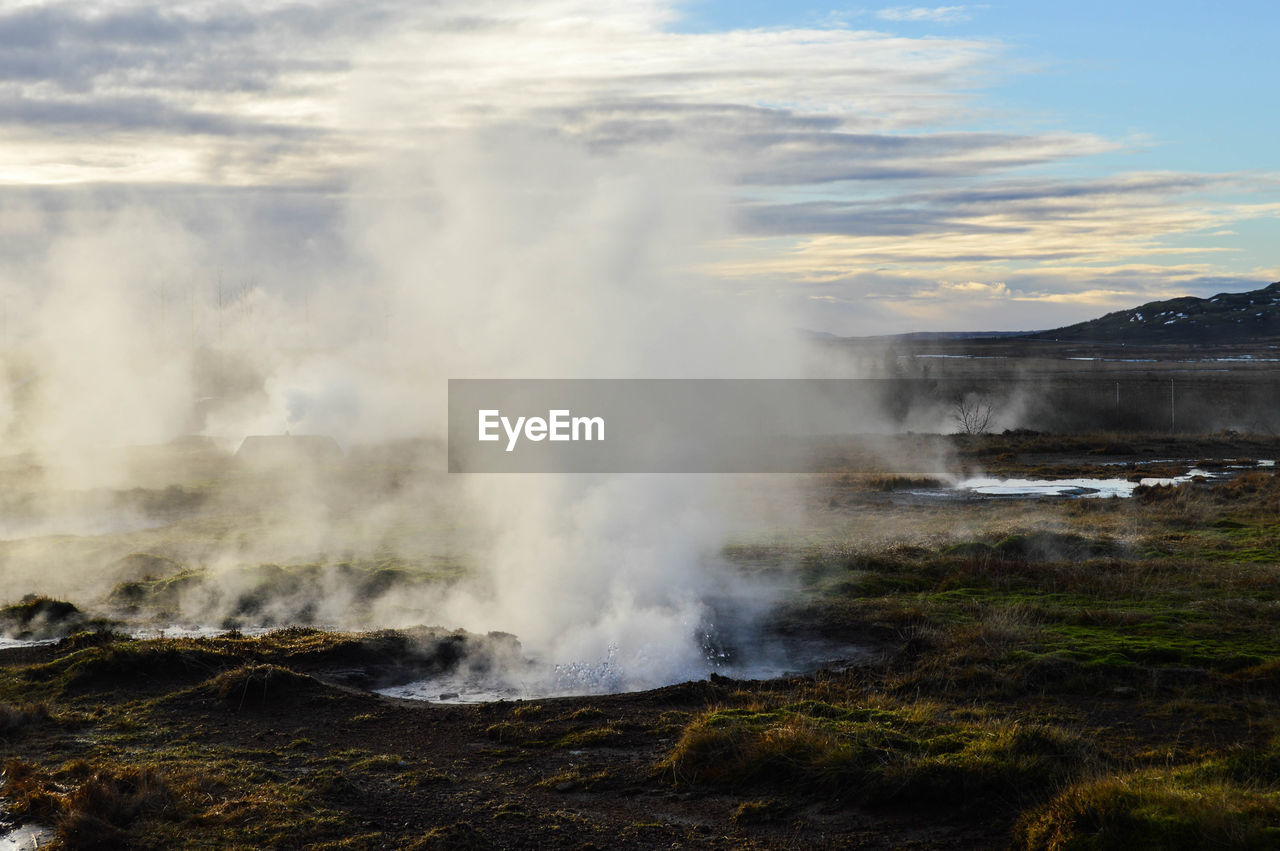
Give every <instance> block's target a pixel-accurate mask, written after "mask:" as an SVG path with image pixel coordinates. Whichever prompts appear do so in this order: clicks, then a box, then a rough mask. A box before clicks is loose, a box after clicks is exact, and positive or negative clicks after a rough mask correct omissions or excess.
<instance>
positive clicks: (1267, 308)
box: [1024, 282, 1280, 345]
mask: <svg viewBox="0 0 1280 851" xmlns="http://www.w3.org/2000/svg"><path fill="white" fill-rule="evenodd" d="M1024 339H1028V340H1056V341H1061V342H1105V343H1125V344H1130V345H1143V344H1152V345H1155V344H1195V343H1226V342H1250V341H1259V340H1263V339H1276V340H1278V341H1280V282H1277V283H1274V284H1271V285H1270V286H1266V287H1263V288H1262V289H1259V290H1253V291H1252V292H1247V293H1219V294H1218V295H1215V296H1213V297H1211V298H1195V297H1194V296H1186V297H1183V298H1173V299H1169V300H1168V301H1152V302H1148V303H1146V304H1144V305H1141V306H1140V307H1134V308H1130V309H1128V310H1118V311H1116V312H1114V313H1108V314H1107V315H1106V316H1102V317H1100V318H1098V319H1091V320H1089V321H1088V322H1079V323H1076V324H1075V325H1068V326H1066V327H1065V328H1058V329H1056V330H1053V331H1039V332H1036V333H1034V334H1029V335H1027V336H1026V337H1025V338H1024Z"/></svg>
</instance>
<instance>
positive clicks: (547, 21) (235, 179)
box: [0, 0, 1280, 334]
mask: <svg viewBox="0 0 1280 851" xmlns="http://www.w3.org/2000/svg"><path fill="white" fill-rule="evenodd" d="M1121 7H1122V8H1121ZM1277 32H1280V6H1276V5H1274V4H1271V3H1263V2H1237V3H1217V4H1209V3H1204V2H1191V0H1183V2H1168V0H1166V2H1158V3H1157V2H1131V3H1125V4H1115V3H1105V2H1094V1H1093V0H1087V1H1086V0H1081V2H1072V3H1041V2H1025V3H998V2H992V3H986V4H979V5H948V6H883V5H867V6H824V5H813V6H807V5H803V4H796V3H781V2H760V0H756V2H743V1H742V0H689V1H688V2H664V1H663V0H629V2H599V0H593V2H587V0H465V2H462V0H459V2H451V0H437V2H429V3H424V2H413V1H412V0H380V1H379V2H368V3H347V2H328V1H327V0H322V1H321V2H306V0H302V2H283V3H282V2H274V0H266V2H259V3H253V4H238V3H235V4H233V3H226V2H189V0H178V2H169V3H164V4H147V3H135V2H130V0H111V2H99V0H87V1H86V0H77V2H52V3H39V2H7V3H3V4H2V5H0V127H2V130H0V132H3V135H4V145H3V147H2V148H0V269H3V270H4V271H3V275H4V276H5V280H4V281H0V284H3V285H6V286H7V285H9V284H10V283H12V279H13V278H14V277H15V276H20V275H21V274H22V270H23V269H24V268H26V267H27V266H28V265H29V264H30V263H31V262H33V258H35V257H37V256H38V254H39V252H40V244H41V238H42V235H44V234H46V233H47V232H48V231H49V230H50V229H51V228H55V227H56V226H57V222H58V221H59V220H60V219H59V217H60V216H62V215H63V214H65V213H66V211H68V210H81V211H83V210H85V209H90V208H110V207H111V206H112V205H120V204H124V203H129V204H138V203H146V204H149V205H152V206H154V207H155V209H159V210H170V211H174V215H176V216H181V217H183V218H184V220H185V221H187V222H188V224H190V222H191V221H194V220H198V219H200V217H205V218H207V219H210V220H212V219H217V220H218V221H220V222H226V221H228V220H234V221H236V222H237V223H238V226H239V227H240V228H242V229H243V230H245V231H248V232H252V233H253V234H255V235H256V236H257V242H256V243H255V244H256V245H257V246H258V248H256V249H254V256H252V257H234V256H227V257H225V258H219V259H217V261H216V262H217V263H219V264H221V263H225V264H226V265H227V266H229V267H232V268H241V267H245V266H252V267H253V274H254V275H255V276H256V278H257V279H258V280H262V281H265V282H266V284H267V285H269V284H270V283H271V281H272V280H274V279H275V278H277V277H283V276H286V275H287V274H290V271H289V270H294V273H296V270H297V269H298V268H300V267H306V266H307V264H311V265H312V266H314V267H315V268H317V269H319V268H323V267H324V266H325V264H326V263H328V262H329V261H330V260H331V259H332V258H331V257H330V256H329V254H330V252H332V251H334V250H336V249H334V248H333V246H334V245H335V244H336V243H337V242H339V241H340V240H338V239H337V237H335V236H334V234H335V233H336V232H337V231H338V230H340V228H341V222H342V221H343V217H344V212H343V211H344V209H346V206H347V204H348V202H349V198H350V196H351V194H352V193H354V192H358V191H359V189H358V187H359V186H360V185H361V184H360V181H359V179H357V175H361V174H367V173H368V171H369V170H370V169H376V168H378V164H379V163H380V162H385V161H388V160H391V159H394V158H395V157H396V156H397V155H398V154H399V153H404V152H411V151H413V150H415V149H418V148H420V147H422V146H423V145H426V144H428V143H429V140H430V139H432V138H435V137H438V136H440V135H441V134H448V133H456V132H459V131H470V130H479V131H483V130H485V129H492V128H503V127H509V128H514V127H518V128H521V129H522V131H525V132H537V133H545V134H549V135H553V136H555V137H559V138H569V139H572V140H573V142H574V143H575V144H577V145H580V146H581V150H583V151H585V152H588V154H589V155H590V156H593V157H600V158H609V157H619V156H622V155H623V154H625V153H627V152H633V151H654V150H664V149H669V148H670V146H672V145H676V144H678V145H680V146H681V147H682V149H687V150H696V151H698V152H700V155H701V156H703V157H705V158H706V160H707V162H708V163H712V164H713V165H710V166H708V167H709V168H714V169H715V170H716V171H717V179H719V180H721V181H722V182H723V183H724V185H725V186H726V197H727V198H728V214H727V215H728V218H729V221H730V225H729V228H728V230H727V231H725V232H723V233H721V234H718V235H717V237H716V238H715V240H714V244H712V245H710V246H708V251H707V253H706V255H705V259H703V260H702V261H701V262H702V265H703V267H704V269H705V271H706V272H708V273H709V274H710V275H712V276H714V278H715V279H716V280H717V281H720V282H722V283H723V284H724V286H726V287H728V288H732V289H734V290H736V291H740V292H742V293H756V294H760V293H765V294H767V296H768V297H769V298H775V299H780V300H783V301H785V302H786V303H787V305H788V306H789V307H791V308H793V309H795V310H797V311H798V316H799V320H798V321H799V322H800V324H803V325H804V326H805V327H809V328H813V329H818V330H823V331H829V332H835V333H842V334H863V333H889V332H895V331H907V330H924V329H959V328H964V329H992V330H995V329H1032V328H1044V327H1053V326H1056V325H1061V324H1066V323H1068V322H1072V321H1076V320H1079V319H1083V318H1089V317H1092V316H1096V315H1099V314H1101V313H1104V312H1106V311H1108V310H1113V309H1118V308H1120V307H1124V306H1129V305H1133V304H1137V303H1140V302H1143V301H1146V300H1149V299H1152V298H1158V297H1168V296H1172V295H1183V294H1192V295H1208V294H1212V293H1215V292H1220V291H1229V290H1243V289H1251V288H1254V287H1255V286H1258V285H1260V284H1264V283H1268V282H1271V281H1274V280H1277V279H1280V240H1277V239H1276V238H1275V234H1276V226H1277V217H1278V216H1280V163H1277V162H1276V157H1275V153H1274V151H1275V139H1276V138H1277V134H1278V131H1280V126H1278V125H1280V117H1278V114H1277V111H1276V110H1275V109H1274V104H1273V103H1271V100H1273V98H1272V96H1271V95H1270V88H1271V86H1272V84H1273V83H1274V81H1275V80H1277V79H1280V74H1278V73H1277V71H1278V70H1280V69H1277V64H1278V61H1280V60H1277V52H1276V50H1275V45H1274V35H1275V33H1277ZM530 167H531V168H532V167H537V164H536V163H535V164H531V165H530ZM210 227H212V225H210ZM238 244H239V245H241V246H243V245H244V244H245V243H244V242H243V241H242V242H240V243H238ZM264 246H266V247H264ZM227 250H228V251H230V250H231V249H227Z"/></svg>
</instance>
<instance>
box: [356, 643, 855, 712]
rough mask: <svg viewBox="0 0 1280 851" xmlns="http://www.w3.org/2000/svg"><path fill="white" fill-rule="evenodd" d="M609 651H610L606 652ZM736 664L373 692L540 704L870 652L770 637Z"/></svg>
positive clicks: (560, 671)
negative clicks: (656, 675)
mask: <svg viewBox="0 0 1280 851" xmlns="http://www.w3.org/2000/svg"><path fill="white" fill-rule="evenodd" d="M611 650H612V648H611ZM740 653H741V655H743V656H746V657H748V658H745V659H743V660H742V661H733V662H716V661H713V660H708V661H707V662H706V663H705V664H704V665H702V666H700V667H697V668H690V669H689V670H687V671H685V672H684V675H683V676H681V677H679V678H677V679H674V680H672V679H670V678H668V679H664V680H662V681H644V680H634V679H630V678H628V676H627V674H626V668H627V667H628V666H626V665H623V664H620V663H619V662H618V661H616V660H615V659H614V658H613V654H612V652H611V654H610V658H608V659H606V660H605V661H604V662H600V663H595V664H590V663H584V662H572V663H568V664H558V665H545V664H538V663H532V664H530V665H529V667H528V668H526V669H525V670H524V671H522V672H519V674H510V673H509V674H506V675H505V676H504V675H502V674H499V673H473V674H460V675H459V674H452V675H446V676H441V677H433V678H431V679H427V680H420V681H417V682H411V683H405V684H403V685H397V686H389V687H387V688H380V689H374V692H375V693H376V694H380V695H383V696H385V697H398V698H403V699H406V700H425V701H430V702H433V703H453V704H459V703H492V702H494V701H499V700H541V699H546V698H553V697H584V696H588V695H602V694H625V693H628V692H638V691H647V690H649V689H653V688H661V687H662V686H666V685H674V684H676V683H678V682H688V681H691V680H692V681H696V680H705V679H707V678H708V677H710V676H711V675H713V674H716V675H719V676H723V677H731V678H733V679H739V680H771V679H778V678H780V677H791V676H805V675H808V674H813V673H815V672H817V671H819V670H823V669H837V670H839V669H844V668H851V667H854V666H856V665H860V664H865V663H866V662H867V661H869V660H870V659H871V658H872V656H873V654H872V652H871V651H870V650H869V649H868V648H866V647H859V646H853V645H849V644H843V643H837V642H831V641H822V640H817V639H787V640H785V641H784V640H782V639H779V638H775V639H773V640H768V639H765V640H762V641H761V642H760V643H759V644H757V645H756V646H755V647H752V648H750V652H749V653H747V652H746V649H745V648H740Z"/></svg>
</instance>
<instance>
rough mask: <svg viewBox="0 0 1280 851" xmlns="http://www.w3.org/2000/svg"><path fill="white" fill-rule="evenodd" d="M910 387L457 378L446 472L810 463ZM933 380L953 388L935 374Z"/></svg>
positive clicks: (934, 391) (793, 467)
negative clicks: (828, 443)
mask: <svg viewBox="0 0 1280 851" xmlns="http://www.w3.org/2000/svg"><path fill="white" fill-rule="evenodd" d="M908 383H910V382H908ZM921 389H922V388H921V387H917V388H915V390H916V391H919V390H921ZM903 390H904V387H903V382H902V381H881V380H875V379H850V380H840V379H833V380H792V379H779V380H768V379H741V380H739V379H705V380H704V379H617V380H613V379H610V380H602V379H582V380H554V379H547V380H524V379H510V380H505V379H483V380H468V379H453V380H450V382H449V471H450V472H453V473H792V472H809V471H812V470H814V469H816V468H817V467H818V466H819V464H818V459H817V457H816V455H817V447H819V446H820V445H821V443H822V439H824V438H830V437H838V436H841V435H850V434H857V433H865V432H867V431H875V430H877V429H878V427H882V426H883V421H884V416H885V414H884V412H885V410H886V407H891V406H892V401H893V400H894V399H897V400H900V399H901V395H902V392H903ZM930 391H931V392H930V393H929V394H928V395H929V396H931V397H934V398H935V399H936V400H937V401H939V402H941V401H943V400H944V399H945V398H946V395H945V394H946V391H944V390H943V389H942V388H940V387H939V386H938V383H937V382H932V383H930Z"/></svg>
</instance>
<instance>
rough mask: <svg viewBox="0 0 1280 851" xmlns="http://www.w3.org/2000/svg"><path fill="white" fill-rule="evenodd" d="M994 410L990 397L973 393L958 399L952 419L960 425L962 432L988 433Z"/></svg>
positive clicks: (952, 412)
mask: <svg viewBox="0 0 1280 851" xmlns="http://www.w3.org/2000/svg"><path fill="white" fill-rule="evenodd" d="M994 412H995V406H994V405H993V404H992V403H991V402H990V401H989V400H988V399H986V398H985V397H983V396H979V395H976V394H972V393H971V394H969V395H966V396H962V397H960V399H958V400H957V401H956V404H955V407H954V408H952V409H951V419H953V420H955V422H956V425H958V426H959V427H960V433H961V434H986V432H987V427H988V426H990V425H991V418H992V416H993V414H994Z"/></svg>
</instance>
